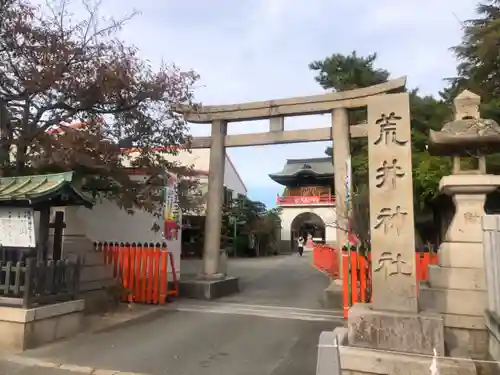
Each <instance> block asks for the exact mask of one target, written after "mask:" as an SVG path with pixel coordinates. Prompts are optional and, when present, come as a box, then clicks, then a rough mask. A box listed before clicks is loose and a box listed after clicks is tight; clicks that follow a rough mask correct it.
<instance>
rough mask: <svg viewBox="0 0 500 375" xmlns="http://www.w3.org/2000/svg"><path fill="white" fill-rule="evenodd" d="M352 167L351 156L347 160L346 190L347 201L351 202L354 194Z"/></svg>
mask: <svg viewBox="0 0 500 375" xmlns="http://www.w3.org/2000/svg"><path fill="white" fill-rule="evenodd" d="M351 168H352V166H351V155H349V157H348V158H347V160H346V162H345V189H346V200H347V201H350V200H351V194H352V177H351V174H352V169H351Z"/></svg>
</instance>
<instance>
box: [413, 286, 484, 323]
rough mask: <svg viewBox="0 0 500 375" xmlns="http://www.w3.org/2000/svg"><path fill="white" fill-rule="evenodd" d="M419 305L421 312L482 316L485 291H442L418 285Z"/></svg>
mask: <svg viewBox="0 0 500 375" xmlns="http://www.w3.org/2000/svg"><path fill="white" fill-rule="evenodd" d="M419 303H420V308H421V309H422V310H429V311H436V312H439V313H448V314H454V315H473V316H483V315H484V309H485V308H486V306H487V304H488V296H487V292H486V291H485V290H464V289H442V288H433V287H429V286H428V285H425V284H423V283H422V284H420V291H419Z"/></svg>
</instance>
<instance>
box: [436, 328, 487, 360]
mask: <svg viewBox="0 0 500 375" xmlns="http://www.w3.org/2000/svg"><path fill="white" fill-rule="evenodd" d="M444 339H445V342H446V349H447V350H448V351H449V353H450V354H451V353H452V352H453V351H454V350H457V349H460V350H461V351H462V352H464V353H467V355H468V356H470V357H472V358H474V359H481V360H483V359H487V358H488V340H489V338H488V331H487V330H478V329H474V330H471V329H462V328H451V327H445V328H444Z"/></svg>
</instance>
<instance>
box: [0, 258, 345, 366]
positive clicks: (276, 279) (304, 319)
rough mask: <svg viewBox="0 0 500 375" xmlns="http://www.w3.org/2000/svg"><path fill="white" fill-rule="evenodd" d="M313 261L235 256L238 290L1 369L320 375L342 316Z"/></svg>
mask: <svg viewBox="0 0 500 375" xmlns="http://www.w3.org/2000/svg"><path fill="white" fill-rule="evenodd" d="M310 261H311V259H310V254H306V255H305V256H304V257H299V256H296V255H290V256H277V257H272V258H259V259H237V260H230V263H229V273H230V274H231V275H235V276H240V278H241V279H240V281H241V282H240V285H241V293H239V294H237V295H233V296H228V297H225V298H222V299H219V300H217V301H213V302H203V301H196V300H187V299H184V300H182V299H181V300H178V301H176V302H174V303H171V304H169V305H167V306H166V307H160V308H158V309H157V310H156V311H155V312H153V313H151V314H149V315H147V316H145V317H143V318H141V319H138V320H135V321H133V322H129V323H125V324H122V325H117V326H114V327H113V328H109V329H105V330H102V331H99V332H95V333H89V334H83V335H79V336H77V337H74V338H72V339H70V340H66V341H61V342H58V343H54V344H51V345H48V346H45V347H42V348H38V349H35V350H30V351H26V352H24V353H22V354H20V355H17V356H11V357H9V361H7V362H6V361H4V362H3V363H2V364H1V365H0V374H8V375H11V374H15V375H34V374H40V375H45V374H50V375H59V374H61V375H62V374H75V373H87V374H94V375H111V374H127V373H128V374H149V375H221V374H231V375H282V374H283V375H284V374H287V375H299V374H300V375H308V374H311V375H312V374H315V368H316V355H317V348H316V346H317V343H318V338H319V334H320V332H321V331H323V330H332V329H334V328H335V327H336V326H339V325H341V324H342V320H341V311H328V310H324V309H322V308H321V296H322V291H323V289H324V288H325V287H326V286H328V278H327V277H326V276H325V275H323V274H321V273H320V272H319V271H317V270H315V269H314V268H313V267H312V266H311V264H310ZM194 266H195V265H193V264H191V265H186V268H189V267H194ZM182 267H183V265H181V269H184V268H182ZM2 366H3V367H2Z"/></svg>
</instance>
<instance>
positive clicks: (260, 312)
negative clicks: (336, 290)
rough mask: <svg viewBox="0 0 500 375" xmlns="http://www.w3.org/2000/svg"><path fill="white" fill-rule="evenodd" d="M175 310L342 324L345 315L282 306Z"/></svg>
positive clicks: (209, 306) (211, 305)
mask: <svg viewBox="0 0 500 375" xmlns="http://www.w3.org/2000/svg"><path fill="white" fill-rule="evenodd" d="M175 310H177V311H187V312H199V313H215V314H234V315H248V316H259V317H265V318H279V319H292V320H304V321H328V322H330V321H335V322H340V321H342V320H343V313H342V312H341V311H338V312H331V311H328V310H312V309H294V308H290V307H288V308H283V307H281V306H262V305H240V304H234V303H228V304H223V303H204V304H194V303H184V304H179V305H178V306H176V307H175Z"/></svg>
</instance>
